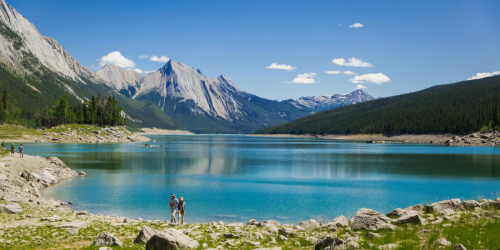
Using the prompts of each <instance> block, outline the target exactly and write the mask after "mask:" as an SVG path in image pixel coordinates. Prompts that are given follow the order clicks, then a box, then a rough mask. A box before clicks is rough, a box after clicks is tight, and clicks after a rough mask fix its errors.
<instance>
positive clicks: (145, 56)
mask: <svg viewBox="0 0 500 250" xmlns="http://www.w3.org/2000/svg"><path fill="white" fill-rule="evenodd" d="M139 58H141V59H144V58H149V56H148V55H141V56H139Z"/></svg>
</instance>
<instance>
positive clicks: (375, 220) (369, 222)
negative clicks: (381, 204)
mask: <svg viewBox="0 0 500 250" xmlns="http://www.w3.org/2000/svg"><path fill="white" fill-rule="evenodd" d="M389 222H390V219H389V218H388V217H387V216H385V215H383V214H381V213H379V212H377V211H375V210H372V209H367V208H361V209H359V210H358V212H357V213H356V215H354V218H353V220H352V223H351V228H352V229H353V230H368V231H378V230H394V229H395V226H394V225H391V224H390V223H389Z"/></svg>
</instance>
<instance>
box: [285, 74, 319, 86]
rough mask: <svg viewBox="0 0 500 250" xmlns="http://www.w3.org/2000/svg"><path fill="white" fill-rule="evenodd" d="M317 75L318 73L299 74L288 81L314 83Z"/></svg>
mask: <svg viewBox="0 0 500 250" xmlns="http://www.w3.org/2000/svg"><path fill="white" fill-rule="evenodd" d="M315 76H316V73H304V74H298V75H297V77H295V79H293V80H292V81H291V82H287V83H303V84H313V83H315V82H316V81H315V80H314V77H315Z"/></svg>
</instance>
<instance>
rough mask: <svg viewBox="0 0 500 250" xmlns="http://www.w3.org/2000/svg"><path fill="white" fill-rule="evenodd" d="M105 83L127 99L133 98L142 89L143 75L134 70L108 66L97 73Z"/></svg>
mask: <svg viewBox="0 0 500 250" xmlns="http://www.w3.org/2000/svg"><path fill="white" fill-rule="evenodd" d="M96 75H98V76H99V77H101V79H103V80H104V82H105V83H107V84H108V85H109V86H110V87H112V88H114V89H115V90H116V91H118V92H120V93H121V94H122V95H124V96H126V97H129V98H130V97H132V96H134V95H135V94H136V93H137V90H139V88H140V84H139V82H140V81H141V79H142V75H141V74H139V73H138V72H135V71H133V70H125V69H123V68H122V67H118V66H116V65H113V64H106V65H104V67H102V69H100V70H98V71H97V72H96Z"/></svg>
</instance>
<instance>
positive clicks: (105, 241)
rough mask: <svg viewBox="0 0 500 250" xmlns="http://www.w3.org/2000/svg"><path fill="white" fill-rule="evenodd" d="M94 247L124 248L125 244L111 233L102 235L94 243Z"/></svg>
mask: <svg viewBox="0 0 500 250" xmlns="http://www.w3.org/2000/svg"><path fill="white" fill-rule="evenodd" d="M92 245H93V246H119V247H123V243H122V242H121V241H120V240H119V239H118V238H116V237H115V235H114V234H111V233H101V234H99V235H98V236H97V238H96V239H95V240H94V243H92Z"/></svg>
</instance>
